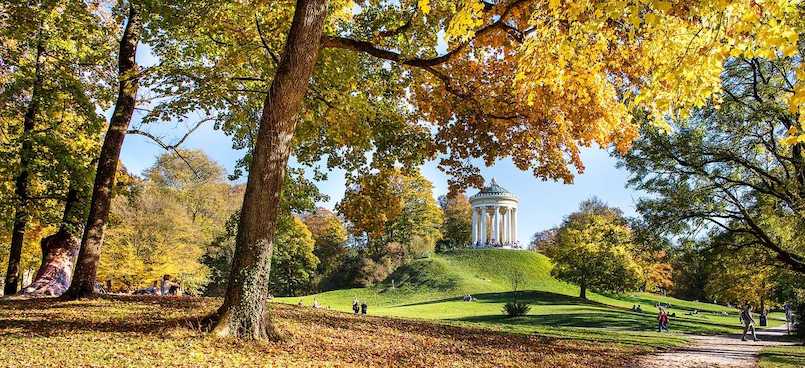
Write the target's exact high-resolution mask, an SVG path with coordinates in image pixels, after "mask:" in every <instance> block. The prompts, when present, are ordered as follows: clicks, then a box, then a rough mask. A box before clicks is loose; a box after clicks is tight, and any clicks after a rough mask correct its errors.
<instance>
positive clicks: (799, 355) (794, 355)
mask: <svg viewBox="0 0 805 368" xmlns="http://www.w3.org/2000/svg"><path fill="white" fill-rule="evenodd" d="M760 361H761V363H765V364H763V365H762V366H773V367H777V366H780V367H788V366H791V367H805V351H802V352H797V351H790V350H787V351H782V350H777V351H767V350H764V351H761V352H760Z"/></svg>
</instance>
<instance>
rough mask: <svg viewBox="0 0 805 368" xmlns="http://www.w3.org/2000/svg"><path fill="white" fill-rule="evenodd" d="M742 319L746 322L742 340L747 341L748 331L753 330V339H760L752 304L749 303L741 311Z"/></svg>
mask: <svg viewBox="0 0 805 368" xmlns="http://www.w3.org/2000/svg"><path fill="white" fill-rule="evenodd" d="M741 321H742V322H743V324H744V333H743V335H741V341H746V333H747V332H749V330H752V339H753V340H754V341H758V339H757V335H755V319H754V318H752V306H751V305H749V304H747V305H746V306H745V307H744V309H743V311H741Z"/></svg>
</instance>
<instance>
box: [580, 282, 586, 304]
mask: <svg viewBox="0 0 805 368" xmlns="http://www.w3.org/2000/svg"><path fill="white" fill-rule="evenodd" d="M579 289H580V291H579V298H582V299H584V300H587V280H586V279H583V280H581V285H579Z"/></svg>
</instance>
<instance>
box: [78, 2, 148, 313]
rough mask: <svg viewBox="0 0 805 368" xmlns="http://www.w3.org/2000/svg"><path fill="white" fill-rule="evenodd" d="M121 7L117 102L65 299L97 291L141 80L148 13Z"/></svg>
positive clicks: (131, 4) (139, 7)
mask: <svg viewBox="0 0 805 368" xmlns="http://www.w3.org/2000/svg"><path fill="white" fill-rule="evenodd" d="M120 5H121V7H122V8H123V9H125V10H123V12H125V14H126V17H125V20H122V21H121V23H125V26H124V27H123V32H122V34H121V36H120V43H119V47H118V50H117V74H116V79H117V92H118V93H117V99H116V100H115V107H114V111H113V112H112V116H111V118H110V119H109V124H108V128H107V130H106V134H104V138H103V143H102V145H101V150H100V153H99V155H98V161H97V162H98V163H97V169H96V170H95V181H94V183H93V187H92V195H91V199H90V204H89V214H88V217H87V221H86V226H85V228H84V232H83V235H82V237H81V245H80V248H79V252H78V259H77V260H76V267H75V272H74V273H73V279H72V281H71V283H70V287H69V288H68V289H67V291H66V292H65V297H66V298H68V299H76V298H82V297H89V296H92V294H93V293H94V292H95V281H96V276H97V272H98V261H99V260H100V256H101V245H102V243H103V231H104V229H105V227H106V224H107V221H108V218H109V211H110V209H111V203H112V186H113V185H114V180H115V174H116V173H117V165H118V161H119V159H120V150H121V149H122V147H123V139H124V138H125V137H126V131H127V129H128V127H129V124H130V123H131V117H132V115H133V114H134V108H135V106H136V99H137V90H138V89H139V82H140V78H141V75H140V72H141V70H140V68H139V66H138V65H137V62H136V55H137V46H138V45H139V43H140V39H141V37H142V31H143V13H142V12H144V11H146V8H145V7H144V5H143V4H142V3H140V2H139V1H136V0H133V1H128V2H122V3H121V4H120Z"/></svg>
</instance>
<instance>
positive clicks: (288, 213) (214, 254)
mask: <svg viewBox="0 0 805 368" xmlns="http://www.w3.org/2000/svg"><path fill="white" fill-rule="evenodd" d="M285 183H286V185H285V187H284V189H283V192H282V200H281V208H282V209H283V211H282V218H281V221H282V223H283V226H282V227H281V229H282V232H281V233H278V236H281V237H282V238H283V239H287V240H288V241H292V242H294V244H290V245H289V250H287V251H285V250H279V247H284V245H283V243H284V242H285V241H283V243H277V246H278V250H277V252H278V254H280V253H279V252H282V253H281V255H280V257H284V258H285V259H286V262H289V263H288V264H289V265H292V264H294V263H293V262H297V260H292V259H289V258H288V257H290V255H291V254H297V255H304V256H305V257H308V258H307V259H306V260H298V261H299V262H298V263H295V264H297V265H302V266H305V267H306V268H304V269H303V271H304V272H299V273H297V272H295V271H294V272H291V273H290V275H291V276H302V277H304V280H291V283H293V284H294V285H305V286H307V283H308V282H309V281H310V279H309V275H310V272H312V271H311V270H309V269H308V268H307V267H314V268H315V267H316V265H315V264H318V260H316V261H314V260H313V259H312V258H309V256H310V255H308V254H307V253H306V252H305V251H303V252H301V253H299V250H305V249H307V248H306V247H307V246H306V243H305V241H306V240H305V241H303V240H304V239H305V236H300V234H302V235H304V233H305V231H303V230H301V229H300V227H299V226H298V225H293V221H294V219H293V218H294V216H297V215H298V214H302V213H309V212H311V211H313V210H314V209H315V205H316V202H319V201H324V200H327V197H326V196H324V195H322V194H321V193H320V192H319V190H318V188H317V187H316V185H315V184H314V183H313V182H312V181H310V180H308V179H307V178H306V177H305V172H304V170H301V169H293V168H292V169H290V170H289V171H288V177H287V178H286V180H285ZM237 189H238V192H239V193H240V195H242V190H243V187H242V186H238V187H237ZM239 221H240V212H239V211H238V212H235V213H233V214H232V215H231V216H230V217H229V218H228V219H227V220H226V223H225V225H224V226H223V227H222V228H220V229H218V231H217V232H216V233H215V234H214V237H213V238H212V240H211V241H210V243H209V244H208V246H207V247H206V252H205V253H204V256H203V257H202V259H201V262H202V263H203V264H204V265H205V266H207V268H208V269H209V270H210V275H209V282H208V283H207V286H206V288H205V290H204V293H205V295H211V296H220V295H222V294H223V293H224V291H225V290H226V286H227V282H228V279H229V274H230V273H231V271H232V268H231V267H232V257H233V256H234V253H235V240H236V236H237V229H238V223H239ZM294 226H295V227H294ZM317 230H321V229H320V228H317ZM307 231H309V230H307ZM342 231H343V229H342ZM286 232H287V233H286ZM311 236H312V235H311ZM336 238H337V235H336V237H335V238H333V239H336ZM300 242H301V243H300ZM300 244H301V245H300ZM300 246H301V248H300ZM294 249H296V250H294ZM314 251H315V248H314ZM314 258H316V257H315V254H314ZM311 264H312V265H313V266H309V265H311ZM314 270H315V269H314ZM288 275H289V273H288V272H286V273H285V274H284V275H282V276H280V277H284V278H286V280H287V277H288ZM272 280H273V281H271V280H269V281H267V282H269V283H271V282H273V285H274V288H277V289H278V290H280V291H285V290H286V289H285V288H284V286H282V285H281V284H280V282H279V281H277V280H280V279H279V278H277V279H272ZM269 285H271V284H267V285H265V286H266V287H269ZM300 287H301V286H300ZM275 290H276V289H275ZM294 290H298V288H296V287H294Z"/></svg>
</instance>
